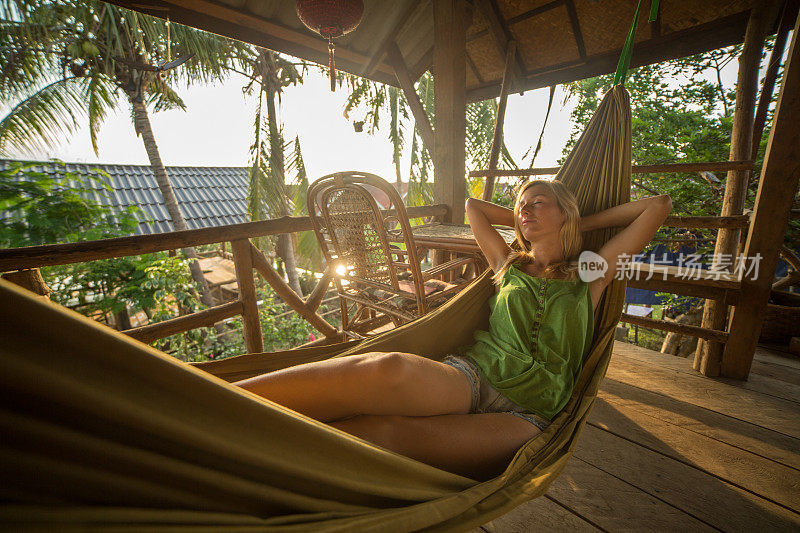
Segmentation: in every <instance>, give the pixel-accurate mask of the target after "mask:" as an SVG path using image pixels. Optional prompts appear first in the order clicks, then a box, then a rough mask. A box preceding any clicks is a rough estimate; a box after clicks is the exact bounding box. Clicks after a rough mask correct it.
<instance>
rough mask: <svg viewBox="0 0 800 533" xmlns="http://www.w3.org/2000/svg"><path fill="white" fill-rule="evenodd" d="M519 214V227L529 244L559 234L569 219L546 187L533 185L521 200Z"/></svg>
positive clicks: (526, 190)
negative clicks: (552, 234)
mask: <svg viewBox="0 0 800 533" xmlns="http://www.w3.org/2000/svg"><path fill="white" fill-rule="evenodd" d="M518 213H519V214H518V215H517V226H518V227H519V228H520V232H521V233H522V236H523V237H525V240H527V241H528V242H534V241H535V240H537V239H538V238H541V236H542V235H547V234H549V233H556V234H558V232H559V231H560V230H561V226H562V225H563V224H564V221H565V220H566V218H567V217H566V216H565V215H564V213H562V212H561V209H560V208H559V207H558V203H557V202H556V197H555V196H554V195H553V193H552V192H550V189H548V188H547V186H545V185H532V186H530V187H528V188H527V189H525V192H523V193H522V196H521V197H520V199H519V211H518Z"/></svg>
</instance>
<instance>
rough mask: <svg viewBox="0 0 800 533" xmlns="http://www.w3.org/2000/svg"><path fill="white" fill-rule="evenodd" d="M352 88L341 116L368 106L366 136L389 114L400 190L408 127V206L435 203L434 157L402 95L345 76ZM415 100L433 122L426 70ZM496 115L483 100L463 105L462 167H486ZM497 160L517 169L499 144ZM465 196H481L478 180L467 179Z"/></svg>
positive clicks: (494, 105) (430, 82)
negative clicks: (464, 153)
mask: <svg viewBox="0 0 800 533" xmlns="http://www.w3.org/2000/svg"><path fill="white" fill-rule="evenodd" d="M343 78H344V79H345V80H346V81H347V83H348V85H349V86H350V94H349V95H348V98H347V103H346V105H345V110H344V115H345V118H349V114H350V113H352V112H353V111H354V110H355V109H356V108H357V107H358V106H359V105H361V104H363V105H365V106H366V107H367V111H366V116H365V120H364V122H367V123H368V124H369V128H368V130H367V131H368V133H370V134H374V133H375V132H376V131H377V130H379V129H380V117H381V116H382V114H383V113H385V112H388V113H389V116H390V124H389V132H388V137H389V140H390V142H391V143H392V153H393V155H392V159H393V162H394V164H395V169H396V180H397V183H398V185H397V187H398V189H399V186H400V185H399V184H400V179H401V170H400V154H401V153H402V151H403V149H404V146H405V142H406V141H405V132H406V131H407V130H408V129H410V130H411V131H412V134H411V135H412V137H411V168H410V169H409V172H408V174H409V185H408V195H407V197H406V203H408V204H409V205H424V204H430V203H432V202H433V190H432V183H431V181H430V177H431V174H432V172H433V158H432V157H431V154H430V152H429V151H428V147H427V146H425V144H424V143H423V141H422V137H421V136H420V134H419V132H418V131H417V129H416V128H414V126H413V124H409V122H410V113H409V112H410V108H409V107H408V102H407V100H406V99H405V96H404V95H403V93H402V91H400V90H399V89H397V88H395V87H391V86H388V85H384V84H381V83H377V82H374V81H371V80H368V79H366V78H358V77H356V76H352V75H346V74H345V75H344V76H343ZM416 91H417V96H418V97H419V99H420V102H421V103H422V106H423V107H424V108H425V112H426V113H427V114H428V118H429V120H430V121H431V122H432V123H433V94H434V93H433V91H434V87H433V76H431V74H430V73H429V72H426V73H425V74H424V75H423V76H422V77H421V78H420V79H419V81H418V82H417V85H416ZM496 117H497V101H496V100H483V101H480V102H474V103H471V104H469V105H468V106H467V131H466V164H467V170H478V169H484V168H486V167H487V166H488V164H489V153H490V150H491V146H492V136H493V133H494V123H495V120H496ZM500 154H501V160H502V162H503V164H504V165H506V166H507V167H511V168H517V164H516V163H515V162H514V159H513V158H512V157H511V154H510V153H509V151H508V148H507V147H506V145H505V143H503V144H502V146H501V151H500ZM468 179H469V181H468V185H469V187H468V192H469V194H470V195H471V196H480V194H481V192H482V190H483V181H482V180H481V179H480V178H468Z"/></svg>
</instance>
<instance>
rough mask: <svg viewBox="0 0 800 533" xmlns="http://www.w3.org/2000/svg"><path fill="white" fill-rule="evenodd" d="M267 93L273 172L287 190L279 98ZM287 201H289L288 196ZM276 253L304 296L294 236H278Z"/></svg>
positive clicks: (269, 89) (285, 209)
mask: <svg viewBox="0 0 800 533" xmlns="http://www.w3.org/2000/svg"><path fill="white" fill-rule="evenodd" d="M262 53H269V54H271V53H274V52H267V51H264V52H262ZM261 63H262V65H264V64H267V62H266V61H262V62H261ZM269 63H270V64H274V61H269ZM265 74H267V73H265ZM266 93H267V120H268V121H269V150H270V160H271V162H272V163H273V167H272V170H273V171H274V173H275V174H274V175H275V177H276V179H278V180H280V185H281V188H285V187H286V185H285V184H286V177H285V173H284V172H285V166H284V158H283V138H282V137H281V134H280V132H279V131H278V117H277V113H276V110H275V97H276V96H277V94H276V92H275V88H274V86H273V85H272V84H271V83H267V84H266ZM287 201H288V194H287ZM280 210H281V212H280V213H279V214H280V215H281V216H286V215H288V214H289V206H288V205H287V204H286V202H282V203H281V205H280ZM275 252H276V253H277V254H278V257H280V258H281V259H282V260H283V262H284V266H285V267H286V277H287V280H288V282H289V286H290V287H291V288H292V290H293V291H294V292H296V293H297V294H298V295H299V296H303V289H302V288H301V287H300V278H299V277H298V276H297V260H296V259H295V255H294V246H293V245H292V236H291V235H289V234H288V233H281V234H280V235H278V247H277V250H276V251H275Z"/></svg>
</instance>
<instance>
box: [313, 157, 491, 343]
mask: <svg viewBox="0 0 800 533" xmlns="http://www.w3.org/2000/svg"><path fill="white" fill-rule="evenodd" d="M370 188H374V189H373V190H375V189H377V190H379V191H382V192H383V193H384V194H385V195H386V196H387V197H388V199H389V200H390V202H391V211H389V212H388V213H389V214H386V215H384V213H382V212H381V208H380V207H379V206H378V203H377V201H376V200H375V196H374V195H373V193H371V192H370V190H369V189H370ZM306 202H307V205H308V213H309V215H310V216H311V220H312V223H313V226H314V233H315V234H316V236H317V240H318V241H319V244H320V247H321V248H322V252H323V254H324V256H325V260H326V261H327V263H328V265H329V268H330V269H331V271H332V272H333V273H334V282H335V283H336V288H337V290H338V293H339V301H340V304H341V310H342V330H343V331H345V332H347V333H349V334H355V335H356V336H359V335H360V334H362V333H365V332H367V331H371V330H372V329H374V328H376V327H378V326H380V325H381V324H383V323H386V322H388V321H390V320H391V321H392V322H394V323H395V325H400V324H403V323H405V322H408V321H410V320H413V319H415V318H417V317H420V316H422V315H424V314H425V313H426V312H428V311H429V310H430V309H432V308H434V307H436V306H437V305H439V304H441V303H444V302H445V301H447V300H448V299H449V297H450V296H453V295H454V294H455V293H457V292H458V291H459V290H461V289H462V288H463V287H464V286H466V284H467V283H469V282H468V281H467V280H465V279H463V278H459V277H457V276H458V273H459V271H460V270H461V269H462V268H463V267H465V266H466V265H469V264H471V263H472V264H473V266H474V267H475V268H477V267H478V264H477V261H478V259H477V258H476V257H461V258H457V259H453V260H451V261H448V262H446V263H443V264H441V265H438V266H435V267H433V268H430V269H428V270H424V271H423V270H422V268H421V266H420V261H419V255H420V250H419V249H418V248H417V246H416V245H415V244H414V237H413V235H412V233H411V225H410V224H409V221H408V215H407V214H406V209H405V207H404V205H403V202H402V200H401V198H400V195H399V194H397V191H395V189H394V187H392V185H391V184H389V183H388V182H387V181H386V180H383V179H381V178H379V177H378V176H375V175H374V174H368V173H365V172H338V173H335V174H330V175H327V176H324V177H322V178H320V179H318V180H317V181H315V182H314V183H312V184H311V185H310V186H309V188H308V192H307V195H306ZM453 271H455V272H456V278H455V279H454V280H452V281H451V282H446V281H443V280H441V279H436V277H437V276H443V275H447V274H448V273H449V272H453ZM476 271H477V270H476Z"/></svg>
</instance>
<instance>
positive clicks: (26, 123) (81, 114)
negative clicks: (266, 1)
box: [0, 0, 246, 154]
mask: <svg viewBox="0 0 800 533" xmlns="http://www.w3.org/2000/svg"><path fill="white" fill-rule="evenodd" d="M244 48H246V45H244V44H243V43H240V42H238V41H233V40H231V39H221V38H219V37H217V36H215V35H213V34H210V33H206V32H203V31H200V30H196V29H194V28H189V27H186V26H182V25H180V24H171V25H169V24H167V22H166V21H165V20H163V19H159V18H155V17H151V16H148V15H143V14H141V13H138V12H135V11H129V10H127V9H123V8H120V7H117V6H115V5H113V4H106V3H104V2H100V1H98V0H86V1H78V0H44V1H41V0H2V1H0V65H3V66H2V68H0V99H2V100H3V101H4V102H8V103H9V105H10V107H11V110H10V111H9V112H8V114H7V115H6V116H5V117H4V118H2V120H0V154H8V153H10V152H12V151H16V152H19V153H29V152H34V151H45V150H47V149H49V148H53V147H55V146H57V145H58V144H60V143H61V142H62V141H63V140H64V139H66V138H68V137H69V135H70V134H72V133H74V132H75V131H76V130H77V128H78V127H79V126H80V124H81V122H82V119H86V120H87V121H88V124H89V132H90V136H91V141H92V146H93V148H94V150H95V153H97V151H98V142H99V139H98V134H99V130H100V126H101V125H102V122H103V120H104V119H105V117H106V116H107V114H108V112H109V111H110V110H111V109H113V108H114V107H116V106H117V105H119V104H120V102H121V96H124V99H125V100H128V101H131V102H132V101H146V102H147V103H148V104H150V105H151V107H152V108H153V109H154V110H156V111H159V110H163V109H173V108H181V109H182V108H184V107H185V106H184V103H183V101H182V100H181V98H180V97H179V96H178V94H177V93H176V92H175V89H174V86H175V85H176V84H177V83H178V82H183V83H186V84H189V83H195V82H201V83H208V82H211V81H214V80H220V79H223V78H224V77H226V76H227V74H228V73H229V71H230V70H229V69H231V68H234V67H235V66H236V65H237V64H238V63H237V58H238V57H239V55H240V50H241V49H244ZM189 54H194V56H193V58H192V59H190V60H189V61H188V62H186V63H184V64H183V65H181V66H180V68H178V69H176V70H174V71H169V72H167V73H158V74H154V73H152V72H148V71H147V70H146V69H144V68H143V67H142V65H145V64H150V65H158V64H161V63H163V62H166V61H168V60H170V59H175V58H177V57H180V56H183V55H189ZM120 92H121V93H122V95H121V94H120Z"/></svg>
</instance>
